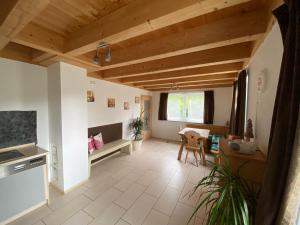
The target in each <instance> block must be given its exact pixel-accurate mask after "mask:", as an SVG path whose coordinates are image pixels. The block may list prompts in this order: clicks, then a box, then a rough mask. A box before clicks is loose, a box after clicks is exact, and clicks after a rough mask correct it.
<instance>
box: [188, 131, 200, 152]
mask: <svg viewBox="0 0 300 225" xmlns="http://www.w3.org/2000/svg"><path fill="white" fill-rule="evenodd" d="M184 136H185V138H186V148H191V149H199V140H200V141H201V136H200V134H199V133H197V132H195V131H192V130H191V131H187V132H185V133H184Z"/></svg>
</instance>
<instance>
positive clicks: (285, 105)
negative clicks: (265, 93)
mask: <svg viewBox="0 0 300 225" xmlns="http://www.w3.org/2000/svg"><path fill="white" fill-rule="evenodd" d="M274 15H275V16H276V17H277V20H278V23H279V25H280V28H281V32H282V38H283V44H284V52H283V58H282V64H281V71H280V76H279V82H278V88H277V94H276V100H275V105H274V112H273V118H272V126H271V132H270V139H269V149H268V160H267V168H266V171H265V179H264V182H263V186H262V190H261V194H260V198H259V201H258V207H257V213H256V218H255V224H256V225H262V224H263V225H274V224H276V223H278V222H279V221H278V219H279V218H278V215H279V211H280V207H281V204H282V201H283V196H284V192H285V189H286V185H287V183H286V181H287V177H288V171H289V168H290V161H291V156H292V153H293V145H294V139H295V133H296V126H297V120H298V113H299V102H300V1H299V0H290V1H286V4H284V5H282V6H280V7H279V8H278V9H276V10H275V11H274Z"/></svg>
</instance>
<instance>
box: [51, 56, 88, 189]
mask: <svg viewBox="0 0 300 225" xmlns="http://www.w3.org/2000/svg"><path fill="white" fill-rule="evenodd" d="M48 77H49V92H48V93H49V111H50V112H51V114H50V122H51V123H55V125H53V126H52V125H51V126H50V134H51V135H50V137H51V138H50V144H51V145H53V146H56V148H57V152H58V155H59V159H58V160H59V171H58V172H59V176H58V185H59V188H61V189H62V190H64V191H67V190H69V189H70V188H72V187H74V186H76V185H78V184H80V183H81V182H83V181H86V180H87V179H88V152H87V102H86V70H85V69H83V68H80V67H76V66H73V65H69V64H66V63H62V62H60V63H56V64H53V65H51V66H49V69H48ZM59 93H60V94H59ZM54 113H58V114H60V116H59V115H54ZM61 175H62V176H63V177H61Z"/></svg>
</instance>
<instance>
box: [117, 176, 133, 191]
mask: <svg viewBox="0 0 300 225" xmlns="http://www.w3.org/2000/svg"><path fill="white" fill-rule="evenodd" d="M132 184H133V181H132V180H130V179H128V178H126V177H125V178H123V179H121V180H120V181H119V182H118V183H116V184H115V186H114V187H115V188H117V189H118V190H120V191H126V190H127V189H128V188H129V187H130V186H131V185H132Z"/></svg>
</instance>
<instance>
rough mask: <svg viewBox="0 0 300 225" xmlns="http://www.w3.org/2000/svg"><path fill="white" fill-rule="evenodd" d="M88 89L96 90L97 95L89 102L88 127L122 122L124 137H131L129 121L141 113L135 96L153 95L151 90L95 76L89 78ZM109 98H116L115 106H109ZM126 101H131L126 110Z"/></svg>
mask: <svg viewBox="0 0 300 225" xmlns="http://www.w3.org/2000/svg"><path fill="white" fill-rule="evenodd" d="M87 90H91V91H94V95H95V102H89V103H88V127H95V126H102V125H107V124H112V123H120V122H122V123H123V138H127V139H129V138H130V134H129V132H128V125H129V122H130V120H131V119H132V118H135V117H137V116H139V115H140V104H136V103H135V102H134V100H135V96H141V95H151V92H148V91H145V90H142V89H138V88H132V87H129V86H124V85H120V84H116V83H112V82H108V81H104V80H98V79H94V78H88V81H87ZM107 98H115V100H116V107H115V108H108V107H107ZM124 101H127V102H129V107H130V108H129V110H124Z"/></svg>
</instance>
